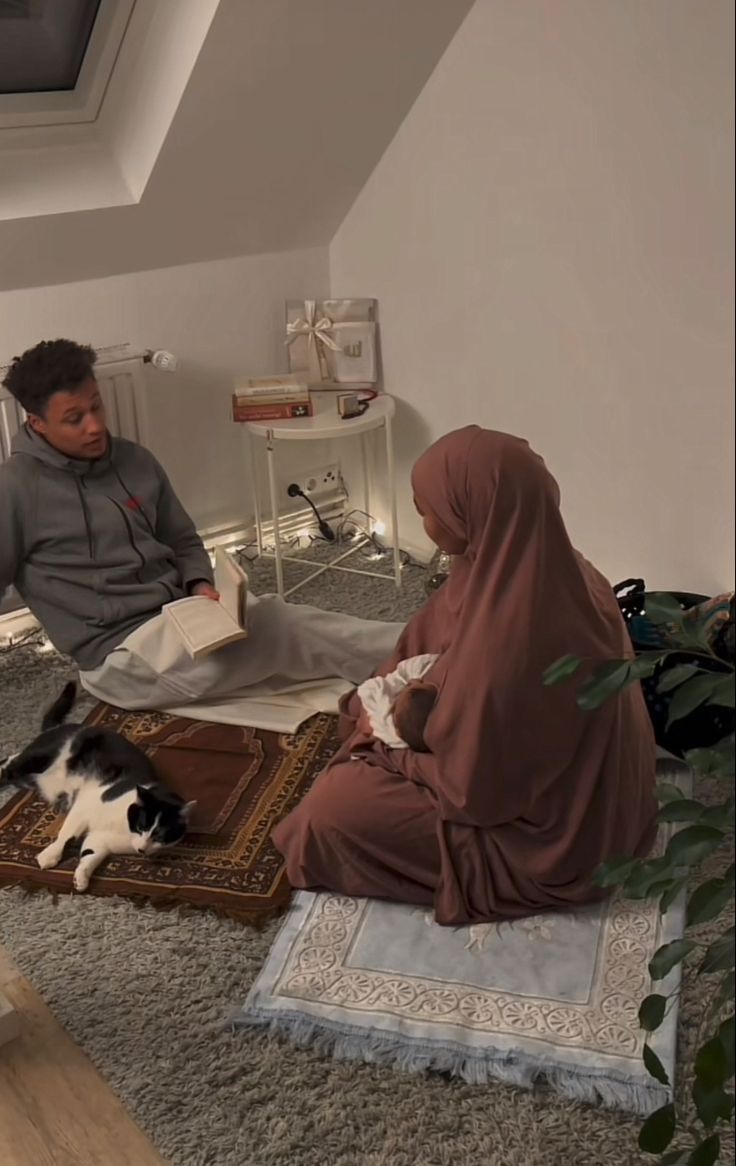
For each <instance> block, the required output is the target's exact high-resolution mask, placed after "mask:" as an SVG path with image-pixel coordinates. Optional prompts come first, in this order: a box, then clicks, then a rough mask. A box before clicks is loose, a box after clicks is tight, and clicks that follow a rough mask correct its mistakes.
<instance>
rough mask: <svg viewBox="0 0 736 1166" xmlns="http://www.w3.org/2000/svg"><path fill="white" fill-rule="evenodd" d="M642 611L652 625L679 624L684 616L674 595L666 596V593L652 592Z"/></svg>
mask: <svg viewBox="0 0 736 1166" xmlns="http://www.w3.org/2000/svg"><path fill="white" fill-rule="evenodd" d="M644 611H645V614H646V617H647V619H648V620H650V621H651V622H652V623H654V624H663V623H676V624H681V623H682V619H683V616H684V614H685V613H684V612H683V610H682V608H681V606H680V604H679V602H678V601H677V600H676V599H675V597H674V595H668V594H667V592H666V591H653V592H652V593H651V594H650V595H647V597H646V606H645V608H644Z"/></svg>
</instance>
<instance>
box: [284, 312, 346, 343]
mask: <svg viewBox="0 0 736 1166" xmlns="http://www.w3.org/2000/svg"><path fill="white" fill-rule="evenodd" d="M316 314H317V301H316V300H305V301H304V316H305V318H304V319H303V318H302V317H301V316H299V318H298V319H296V320H294V321H292V322H291V323H289V324H287V325H286V344H287V345H289V344H293V343H294V341H295V340H296V338H297V336H306V337H307V347H308V348H315V347H316V344H317V341H318V340H319V342H320V344H322V345H323V346H324V347H325V348H331V349H332V351H333V352H342V345H340V344H338V343H337V341H336V340H334V339H333V337H332V336H330V332H331V331H332V330H333V328H334V327H335V323H334V321H333V320H331V319H330V318H329V316H320V318H319V319H318V320H315V316H316Z"/></svg>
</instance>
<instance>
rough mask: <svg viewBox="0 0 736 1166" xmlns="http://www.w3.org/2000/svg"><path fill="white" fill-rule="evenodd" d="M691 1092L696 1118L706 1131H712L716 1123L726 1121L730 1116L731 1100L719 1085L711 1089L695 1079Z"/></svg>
mask: <svg viewBox="0 0 736 1166" xmlns="http://www.w3.org/2000/svg"><path fill="white" fill-rule="evenodd" d="M692 1092H693V1101H694V1102H695V1108H696V1110H697V1111H698V1117H699V1118H700V1120H701V1121H702V1123H703V1125H704V1126H705V1128H706V1129H707V1130H712V1129H713V1126H714V1125H715V1124H716V1122H718V1121H728V1119H729V1117H730V1116H731V1109H732V1106H733V1098H731V1097H730V1096H729V1094H728V1093H726V1092H724V1090H723V1089H722V1088H721V1086H720V1085H717V1086H716V1087H715V1089H711V1088H709V1087H708V1086H707V1085H704V1084H703V1082H702V1081H699V1080H697V1079H696V1080H695V1081H694V1082H693V1090H692Z"/></svg>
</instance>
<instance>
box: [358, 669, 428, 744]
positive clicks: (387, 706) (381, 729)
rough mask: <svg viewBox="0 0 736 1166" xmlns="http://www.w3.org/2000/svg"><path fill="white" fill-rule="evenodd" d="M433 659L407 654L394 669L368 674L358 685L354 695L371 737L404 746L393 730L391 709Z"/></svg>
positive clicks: (424, 673) (419, 678) (394, 728)
mask: <svg viewBox="0 0 736 1166" xmlns="http://www.w3.org/2000/svg"><path fill="white" fill-rule="evenodd" d="M435 660H437V656H433V655H431V654H429V653H427V654H425V655H424V656H410V657H409V658H408V659H407V660H401V661H400V663H399V664H398V665H397V667H396V669H395V671H393V672H389V674H388V675H387V676H371V678H370V679H369V680H364V681H363V683H362V684H361V685H359V686H358V690H357V691H358V696H359V698H360V702H361V704H362V705H363V708H364V709H365V711H366V713H367V714H368V720H369V721H370V726H371V730H372V732H373V736H374V737H375V738H376V739H377V740H378V741H383V743H384V745H388V747H389V749H406V741H402V739H401V737H400V736H399V734H398V733H397V732H396V725H395V724H394V718H393V716H392V715H391V709H392V708H393V706H394V701H395V700H396V697H397V696H398V695H399V693H400V692H402V691H403V690H404V689H405V688H406V686H407V685H408V684H409V683H410V682H411V681H412V680H421V679H422V677H423V676H426V674H427V672H429V670H430V668H431V667H432V665H433V664H434V662H435Z"/></svg>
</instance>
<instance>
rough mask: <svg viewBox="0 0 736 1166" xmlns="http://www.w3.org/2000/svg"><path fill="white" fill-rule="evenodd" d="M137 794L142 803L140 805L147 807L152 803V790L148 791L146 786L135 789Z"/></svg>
mask: <svg viewBox="0 0 736 1166" xmlns="http://www.w3.org/2000/svg"><path fill="white" fill-rule="evenodd" d="M135 793H136V797H137V798H138V801H139V802H140V804H141V805H142V806H145V804H146V802H150V800H151V791H150V789H146V787H145V786H144V785H137V786H136V787H135Z"/></svg>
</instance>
